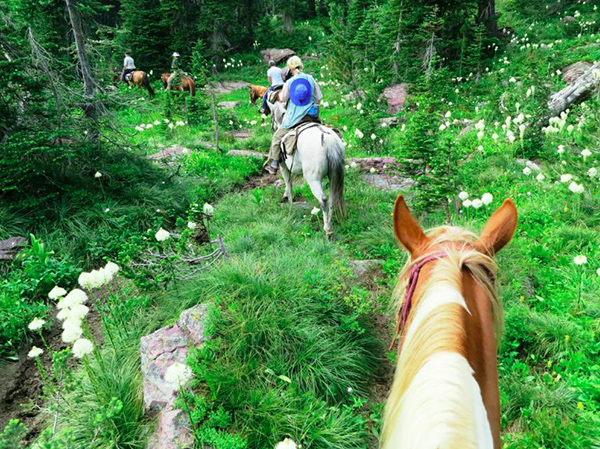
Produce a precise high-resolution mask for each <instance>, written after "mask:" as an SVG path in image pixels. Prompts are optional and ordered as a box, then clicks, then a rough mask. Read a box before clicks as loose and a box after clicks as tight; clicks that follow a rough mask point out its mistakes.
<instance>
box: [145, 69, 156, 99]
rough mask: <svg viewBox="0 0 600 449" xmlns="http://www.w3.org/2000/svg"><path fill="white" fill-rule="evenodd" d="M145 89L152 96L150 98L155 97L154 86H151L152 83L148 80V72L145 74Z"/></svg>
mask: <svg viewBox="0 0 600 449" xmlns="http://www.w3.org/2000/svg"><path fill="white" fill-rule="evenodd" d="M144 87H145V88H146V89H147V90H148V94H149V95H150V98H153V97H154V89H152V86H151V85H150V81H149V80H148V74H147V73H146V72H144Z"/></svg>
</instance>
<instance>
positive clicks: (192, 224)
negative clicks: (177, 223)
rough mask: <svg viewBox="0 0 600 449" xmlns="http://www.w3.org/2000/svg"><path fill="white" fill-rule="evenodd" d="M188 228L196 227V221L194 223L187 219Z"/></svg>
mask: <svg viewBox="0 0 600 449" xmlns="http://www.w3.org/2000/svg"><path fill="white" fill-rule="evenodd" d="M187 227H188V229H192V230H193V229H196V228H197V227H198V223H194V222H193V221H188V224H187Z"/></svg>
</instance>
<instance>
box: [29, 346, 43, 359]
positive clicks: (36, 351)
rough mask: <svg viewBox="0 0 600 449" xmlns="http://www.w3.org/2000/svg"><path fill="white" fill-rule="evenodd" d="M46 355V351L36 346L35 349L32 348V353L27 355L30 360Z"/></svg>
mask: <svg viewBox="0 0 600 449" xmlns="http://www.w3.org/2000/svg"><path fill="white" fill-rule="evenodd" d="M43 353H44V350H43V349H41V348H38V347H37V346H34V347H33V348H31V351H29V353H27V357H29V358H30V359H35V358H36V357H39V356H41V355H42V354H43Z"/></svg>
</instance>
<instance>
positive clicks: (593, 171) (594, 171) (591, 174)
mask: <svg viewBox="0 0 600 449" xmlns="http://www.w3.org/2000/svg"><path fill="white" fill-rule="evenodd" d="M587 174H588V176H589V177H591V178H594V177H596V175H597V174H598V169H597V168H596V167H592V168H590V169H589V170H588V171H587Z"/></svg>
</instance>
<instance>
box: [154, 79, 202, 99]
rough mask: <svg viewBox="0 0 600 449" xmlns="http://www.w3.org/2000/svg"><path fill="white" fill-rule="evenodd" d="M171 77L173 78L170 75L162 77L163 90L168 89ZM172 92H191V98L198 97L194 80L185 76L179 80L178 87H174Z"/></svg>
mask: <svg viewBox="0 0 600 449" xmlns="http://www.w3.org/2000/svg"><path fill="white" fill-rule="evenodd" d="M170 76H171V74H170V73H163V74H162V75H161V76H160V79H161V80H162V83H163V88H165V89H166V88H167V85H168V81H169V77H170ZM171 90H177V91H179V92H189V93H190V96H192V97H195V96H196V83H195V82H194V80H193V79H192V78H191V77H189V76H187V75H184V76H182V77H181V79H180V80H179V85H178V86H173V85H172V86H171Z"/></svg>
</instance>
